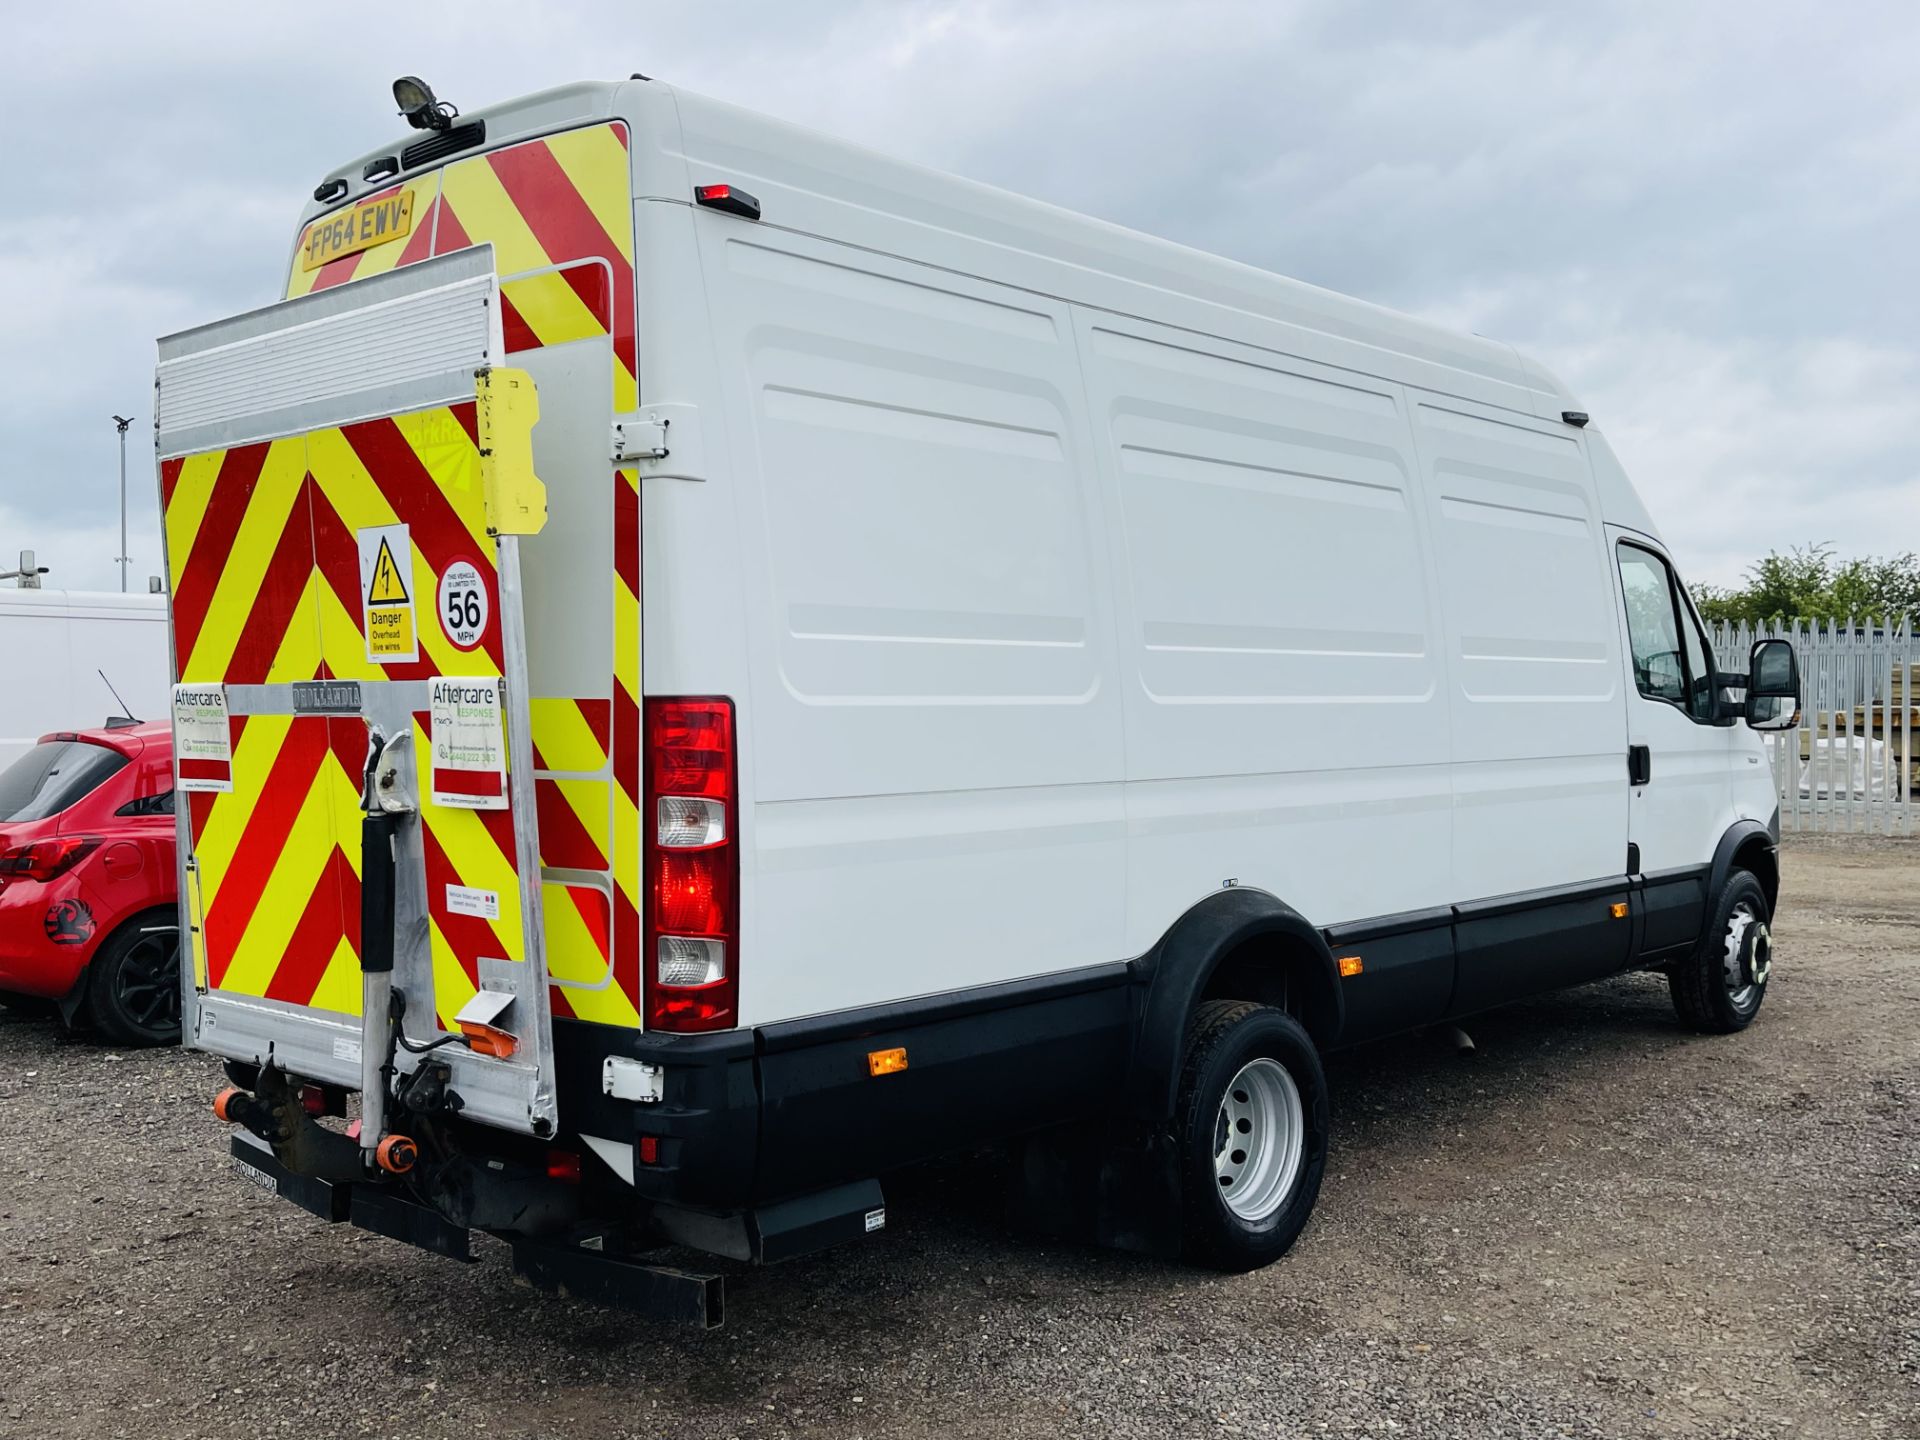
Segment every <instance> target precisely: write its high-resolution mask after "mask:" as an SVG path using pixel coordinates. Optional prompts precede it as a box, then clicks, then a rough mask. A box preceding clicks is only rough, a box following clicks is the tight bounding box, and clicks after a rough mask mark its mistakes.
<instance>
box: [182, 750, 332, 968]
mask: <svg viewBox="0 0 1920 1440" xmlns="http://www.w3.org/2000/svg"><path fill="white" fill-rule="evenodd" d="M326 754H327V729H326V722H325V721H324V720H321V719H318V718H316V717H304V718H301V719H297V720H295V721H294V722H293V724H292V725H290V726H289V727H288V729H287V738H286V739H285V741H283V742H282V743H281V746H280V753H279V754H278V755H276V756H274V757H273V766H272V768H271V769H269V770H268V772H267V780H266V783H265V784H264V785H262V786H261V787H260V796H259V799H258V800H257V801H256V802H255V804H254V807H253V813H252V814H251V815H249V816H248V817H247V827H246V829H245V831H243V832H242V834H241V836H240V844H239V845H238V846H237V847H235V849H234V852H233V864H232V865H231V866H230V867H229V868H228V870H227V873H226V877H225V878H224V879H223V880H222V881H221V882H220V892H219V893H218V894H217V895H215V896H214V898H213V908H212V910H211V911H209V912H208V915H207V959H208V965H209V967H210V970H209V973H210V976H211V978H212V981H213V983H214V985H215V986H216V987H218V985H219V984H220V981H221V980H222V979H223V978H224V977H225V975H226V971H227V965H228V963H229V962H230V961H231V960H232V959H233V952H234V950H235V949H236V948H238V946H239V944H240V940H241V937H242V936H244V935H245V934H246V933H247V923H248V922H249V921H250V920H252V919H253V912H254V908H255V907H256V906H257V905H258V904H259V903H260V896H261V895H262V894H263V893H264V892H265V890H266V888H267V881H268V879H269V878H270V877H271V876H272V875H273V870H274V867H275V866H276V865H278V864H279V863H280V852H281V850H282V849H284V848H285V846H286V843H287V836H288V835H289V834H290V833H292V830H293V825H294V821H295V820H297V819H298V818H299V816H300V807H301V806H302V805H304V804H305V803H306V799H307V792H308V791H309V790H311V789H312V788H313V781H314V777H315V776H316V775H318V774H319V773H320V766H321V764H322V763H323V762H324V761H325V759H326Z"/></svg>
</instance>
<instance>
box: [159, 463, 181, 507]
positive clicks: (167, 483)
mask: <svg viewBox="0 0 1920 1440" xmlns="http://www.w3.org/2000/svg"><path fill="white" fill-rule="evenodd" d="M186 463H187V462H186V457H184V456H177V457H175V458H174V459H172V460H162V461H161V462H160V509H161V510H162V511H163V512H164V511H165V510H166V508H167V506H169V505H171V504H172V503H173V487H174V486H176V485H178V484H179V483H180V467H181V466H183V465H185V464H186Z"/></svg>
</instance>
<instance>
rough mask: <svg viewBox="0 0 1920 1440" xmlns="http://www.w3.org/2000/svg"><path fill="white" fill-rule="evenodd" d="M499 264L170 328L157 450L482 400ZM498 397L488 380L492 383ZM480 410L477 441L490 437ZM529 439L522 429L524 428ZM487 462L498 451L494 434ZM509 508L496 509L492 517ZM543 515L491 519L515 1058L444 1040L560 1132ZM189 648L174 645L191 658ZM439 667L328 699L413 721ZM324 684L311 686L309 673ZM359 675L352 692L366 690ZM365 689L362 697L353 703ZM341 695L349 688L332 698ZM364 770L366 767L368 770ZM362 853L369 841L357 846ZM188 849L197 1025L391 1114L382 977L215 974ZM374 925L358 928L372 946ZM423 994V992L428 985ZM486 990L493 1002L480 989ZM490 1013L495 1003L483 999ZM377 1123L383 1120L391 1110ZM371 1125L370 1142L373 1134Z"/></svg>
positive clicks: (411, 860) (452, 1056)
mask: <svg viewBox="0 0 1920 1440" xmlns="http://www.w3.org/2000/svg"><path fill="white" fill-rule="evenodd" d="M500 316H501V309H500V294H499V281H498V278H497V276H496V274H495V271H494V260H493V249H492V246H491V245H479V246H475V247H473V248H471V249H466V250H460V251H456V252H454V253H452V254H449V255H445V256H442V257H439V258H437V259H432V260H426V261H422V262H420V263H418V264H415V265H409V266H406V267H403V268H399V269H395V270H392V271H388V272H386V273H383V274H380V275H376V276H371V277H368V278H366V279H364V280H360V281H356V282H354V283H351V284H348V285H342V286H338V287H335V288H332V289H328V290H323V291H318V292H315V293H313V294H310V295H306V296H302V297H300V298H299V299H296V300H290V301H285V302H282V303H280V304H276V305H270V306H267V307H265V308H263V309H259V310H254V311H251V312H249V313H247V314H244V315H238V316H235V317H233V318H231V319H228V320H222V321H219V322H217V323H215V324H211V325H206V326H202V327H200V328H198V329H195V330H189V331H185V332H183V333H181V334H178V335H174V336H169V337H167V338H165V339H163V340H161V341H160V362H159V369H158V373H157V377H156V380H155V390H156V395H155V432H156V435H155V440H156V448H157V451H158V456H159V458H160V459H161V460H163V461H164V460H167V459H171V458H173V457H177V456H184V455H190V454H195V453H199V452H205V451H209V450H213V449H217V448H223V447H232V446H237V445H244V444H253V443H258V442H263V441H270V440H273V439H276V438H281V437H289V436H295V435H299V434H302V433H307V432H312V431H314V430H317V429H320V428H322V427H327V426H338V425H344V424H349V423H352V422H356V421H362V420H369V419H376V418H379V417H390V416H396V415H404V414H406V413H407V412H410V411H414V410H420V409H423V408H426V407H429V406H441V405H450V404H455V403H466V402H472V401H474V399H475V393H476V383H478V385H479V387H480V389H481V390H482V391H483V392H484V391H485V390H486V388H487V379H486V377H487V376H488V375H489V374H490V372H491V371H492V370H493V368H494V367H495V365H496V364H497V362H498V360H499V358H500V357H501V356H502V354H503V348H504V347H503V344H502V336H501V319H500ZM483 404H484V395H483ZM485 433H486V432H485V426H484V423H483V425H482V435H483V440H482V444H483V446H484V445H485V443H486V441H485V439H484V436H485ZM522 439H523V440H524V437H522ZM481 453H482V456H483V460H482V464H483V465H485V464H486V460H485V458H484V457H485V456H486V455H487V454H488V453H489V452H488V451H487V450H485V449H483V450H482V452H481ZM497 518H498V517H495V516H491V515H490V516H489V526H490V528H493V527H494V526H495V522H496V520H497ZM515 528H519V529H522V530H537V529H538V528H539V527H538V523H535V524H533V525H531V526H519V527H516V526H513V525H511V524H505V523H502V524H499V525H498V526H497V534H496V544H497V547H498V550H497V560H498V567H497V568H498V581H499V598H500V604H499V609H500V619H501V656H502V669H503V672H504V673H503V676H502V679H503V689H504V714H503V722H504V727H505V733H506V750H507V763H508V775H507V787H506V788H507V795H508V799H509V803H510V809H511V812H512V817H513V843H514V848H515V852H516V853H515V855H514V856H513V857H512V858H513V861H514V869H515V871H516V877H517V881H518V886H517V888H518V899H519V909H520V916H521V926H522V932H523V933H522V940H523V950H522V953H523V955H524V956H525V959H524V960H522V961H514V960H512V959H510V958H509V959H502V960H500V961H497V962H486V961H483V962H482V973H481V975H480V977H479V983H480V986H481V991H480V995H479V997H477V999H476V1002H475V1003H476V1004H479V1005H480V1007H481V1008H482V1009H483V1010H487V1011H489V1012H491V1011H495V1010H499V1009H501V1008H503V1007H504V1006H505V1005H506V1004H507V1003H509V1002H510V1003H511V1005H512V1007H513V1013H514V1015H515V1016H516V1020H517V1023H516V1026H515V1032H516V1038H517V1040H518V1045H517V1047H516V1048H515V1050H514V1052H513V1054H512V1055H511V1056H509V1057H506V1058H500V1057H495V1056H490V1055H483V1054H479V1053H476V1052H475V1051H473V1050H471V1049H469V1048H468V1047H467V1046H465V1045H464V1044H462V1043H459V1042H458V1041H455V1042H453V1043H450V1044H444V1045H441V1046H439V1047H438V1048H436V1049H435V1050H434V1051H433V1052H432V1058H433V1059H434V1060H435V1061H436V1062H441V1063H446V1064H448V1065H450V1066H451V1070H452V1075H451V1088H452V1089H453V1090H455V1091H457V1092H458V1094H459V1096H460V1099H461V1101H462V1104H463V1113H464V1114H465V1115H466V1116H467V1117H468V1118H470V1119H474V1120H480V1121H484V1122H486V1123H488V1124H491V1125H495V1126H498V1127H501V1128H504V1129H509V1130H516V1131H520V1132H522V1133H527V1134H532V1135H538V1136H545V1135H550V1134H552V1133H554V1131H555V1129H556V1127H557V1123H558V1117H557V1111H556V1102H555V1093H554V1091H555V1087H554V1055H553V1027H552V1022H551V1009H550V1004H551V1002H550V999H549V996H548V990H547V974H548V972H547V962H546V953H545V931H544V925H543V923H542V901H541V882H540V862H539V842H538V832H537V819H536V815H537V812H536V808H535V802H534V794H533V790H534V786H533V755H532V744H531V738H530V737H531V731H530V728H529V720H528V701H527V656H526V635H525V629H524V618H523V610H522V604H521V598H522V592H521V582H520V564H519V561H520V557H519V549H518V545H519V542H518V538H517V536H516V535H515V534H512V533H505V532H507V531H509V530H512V529H515ZM180 663H181V657H179V656H177V655H176V657H175V673H176V674H178V673H179V670H178V667H179V664H180ZM431 683H432V682H431V681H430V680H427V679H409V680H386V679H364V680H361V681H359V682H357V685H348V686H343V687H340V689H341V690H342V691H344V693H345V695H346V696H347V700H346V703H345V705H344V706H343V707H342V708H340V709H336V710H331V711H329V712H327V713H331V714H334V715H336V716H339V715H344V716H346V717H347V718H349V719H350V718H352V717H353V715H355V714H357V715H358V717H359V718H360V719H361V720H362V721H364V722H365V723H366V725H367V726H368V729H369V734H370V735H371V734H373V733H378V734H380V735H382V736H385V737H389V738H394V737H401V736H407V737H410V736H411V734H412V728H413V724H414V715H415V714H416V713H417V712H421V711H425V710H427V709H428V708H429V701H428V690H429V686H430V685H431ZM301 688H303V687H296V686H295V685H293V684H245V685H231V686H228V687H227V688H226V704H227V709H228V713H229V714H230V715H232V716H235V717H239V716H249V715H298V714H311V713H314V712H313V711H312V710H311V709H310V708H309V707H310V704H311V701H310V698H308V697H299V698H297V694H296V692H297V691H298V690H299V689H301ZM304 688H306V689H308V690H309V691H310V690H311V688H312V687H310V686H309V687H304ZM356 690H357V694H356V693H355V692H356ZM355 702H357V707H358V708H357V710H355V709H353V708H351V707H352V706H353V705H354V704H355ZM336 703H338V702H336ZM390 749H395V750H397V751H398V752H399V761H400V772H401V773H400V776H399V779H400V780H401V781H402V785H401V789H402V790H403V791H404V790H405V789H406V788H407V785H406V783H405V782H407V781H410V780H411V778H412V777H411V776H410V774H409V773H408V772H410V771H411V769H412V768H413V765H412V746H411V745H401V746H397V747H390ZM359 778H360V777H357V776H356V777H355V779H356V781H358V779H359ZM414 788H415V790H416V793H415V794H414V795H413V796H412V801H411V803H412V807H413V810H414V813H413V814H412V815H411V816H407V817H405V818H404V819H403V821H402V823H400V824H398V825H397V826H396V827H395V829H394V843H393V850H394V885H393V919H394V958H393V973H392V977H391V980H392V984H393V986H394V987H396V988H399V989H402V990H404V991H405V992H406V994H407V996H408V997H409V1000H410V1002H414V1003H409V1005H408V1006H407V1009H406V1014H405V1018H404V1021H403V1024H404V1029H405V1033H406V1036H407V1038H408V1039H409V1040H411V1041H412V1042H413V1043H415V1044H423V1043H426V1042H430V1041H432V1040H435V1039H439V1038H440V1037H441V1036H442V1035H443V1034H445V1033H446V1032H443V1031H442V1030H441V1029H440V1027H439V1025H438V1023H437V1021H436V1018H435V1009H434V1006H433V1004H432V1003H431V997H432V995H433V960H432V955H431V951H430V945H429V920H428V905H427V880H426V873H425V863H424V856H423V841H422V837H421V833H420V830H421V822H420V819H419V816H418V807H419V804H420V802H421V799H422V798H423V797H422V796H420V795H419V794H418V793H417V791H418V790H419V789H420V788H424V787H414ZM178 814H179V818H178V821H177V824H178V835H179V841H180V852H181V854H182V855H183V856H190V855H192V854H193V836H192V833H191V822H190V818H189V807H188V806H187V805H184V804H183V805H181V806H180V807H179V809H178ZM363 864H364V861H363ZM194 866H195V862H194V861H191V860H190V861H189V862H188V864H187V875H186V880H187V883H186V884H185V885H184V886H183V887H182V899H181V909H182V925H183V928H185V929H186V930H188V931H189V938H190V941H191V943H189V944H187V945H183V946H182V947H181V961H182V1018H183V1034H184V1036H185V1037H186V1043H187V1044H188V1045H189V1046H192V1047H194V1048H197V1049H201V1050H206V1051H209V1052H211V1053H213V1054H215V1055H220V1056H223V1057H225V1058H227V1059H231V1060H236V1061H241V1062H245V1063H249V1064H264V1063H266V1062H268V1061H269V1060H270V1061H272V1062H273V1063H274V1064H276V1065H278V1066H279V1067H281V1068H282V1069H284V1070H286V1071H288V1072H290V1073H293V1074H296V1075H301V1076H306V1077H308V1078H311V1079H316V1080H322V1081H328V1082H331V1083H335V1084H339V1085H344V1086H347V1087H350V1088H355V1089H360V1090H362V1092H363V1104H364V1105H365V1106H367V1107H370V1108H369V1109H368V1110H367V1111H366V1112H365V1113H366V1114H367V1115H374V1116H377V1115H378V1113H379V1110H380V1107H381V1106H382V1104H383V1101H384V1084H385V1081H384V1079H383V1077H382V1075H381V1069H382V1067H383V1065H384V1064H385V1057H386V1052H387V1050H388V1048H389V1039H388V1035H387V1030H388V1015H387V1007H386V1004H385V1000H384V990H385V986H384V983H376V982H375V979H374V977H373V976H372V975H370V974H369V975H366V976H365V980H366V982H367V983H366V985H365V1003H364V1004H363V1013H362V1014H361V1015H360V1016H359V1017H358V1018H357V1020H356V1018H355V1017H353V1016H351V1015H345V1014H340V1013H336V1012H332V1011H326V1010H319V1009H312V1008H307V1007H303V1006H299V1005H294V1004H289V1003H286V1002H283V1001H278V1000H271V999H266V998H263V997H262V996H257V995H240V994H234V993H228V992H223V991H221V990H220V989H218V988H215V987H210V986H208V985H207V983H206V981H205V980H204V979H202V978H201V977H202V976H203V975H205V974H206V973H207V972H206V971H205V969H204V968H203V967H204V965H205V960H204V955H205V946H206V943H207V936H206V935H205V934H204V933H203V930H202V927H201V923H200V922H201V918H202V917H201V915H200V914H199V905H198V903H197V898H198V893H199V876H198V875H197V874H196V873H194ZM364 943H365V937H363V946H364ZM423 1000H424V1001H426V1002H427V1003H418V1002H420V1001H423ZM482 1002H484V1003H482ZM484 1018H486V1019H491V1018H492V1015H491V1013H489V1014H488V1015H487V1016H485V1017H484ZM422 1060H423V1057H421V1056H419V1055H416V1054H413V1053H411V1052H409V1051H408V1050H407V1049H406V1048H405V1047H400V1048H398V1049H397V1050H396V1051H395V1053H394V1056H393V1065H394V1071H395V1076H396V1078H398V1077H404V1076H406V1075H408V1074H410V1073H412V1072H413V1071H414V1070H415V1069H416V1068H418V1066H419V1065H420V1064H421V1063H422ZM366 1128H369V1129H373V1130H375V1131H377V1129H378V1126H377V1125H371V1126H367V1127H366ZM379 1138H380V1137H379V1135H378V1134H377V1133H375V1134H372V1135H363V1138H362V1143H363V1145H368V1146H371V1145H373V1144H377V1143H378V1140H379Z"/></svg>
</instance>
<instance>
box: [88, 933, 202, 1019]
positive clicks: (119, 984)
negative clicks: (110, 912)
mask: <svg viewBox="0 0 1920 1440" xmlns="http://www.w3.org/2000/svg"><path fill="white" fill-rule="evenodd" d="M88 973H89V979H88V983H87V998H88V1001H89V1002H90V1008H91V1009H92V1011H93V1020H94V1023H95V1024H96V1025H98V1026H99V1027H100V1029H101V1031H102V1033H104V1034H105V1035H106V1036H107V1038H108V1039H110V1040H112V1041H114V1042H115V1043H116V1044H120V1045H177V1044H179V1043H180V932H179V931H178V930H177V929H175V928H174V926H173V916H172V914H171V913H170V912H168V911H155V912H153V913H152V914H149V915H142V916H138V917H136V918H135V919H133V920H130V921H129V922H127V924H125V925H123V926H122V927H121V928H120V929H119V930H117V931H115V932H114V934H112V935H111V936H109V937H108V938H107V941H106V943H105V944H103V945H102V946H101V947H100V949H99V951H98V952H97V953H96V954H95V955H94V957H93V964H92V965H91V966H89V967H88Z"/></svg>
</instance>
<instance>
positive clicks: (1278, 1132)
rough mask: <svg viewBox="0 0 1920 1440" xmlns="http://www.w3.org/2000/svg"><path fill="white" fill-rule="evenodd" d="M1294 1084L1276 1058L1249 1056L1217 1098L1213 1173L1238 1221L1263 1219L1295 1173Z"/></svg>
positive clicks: (1301, 1123)
mask: <svg viewBox="0 0 1920 1440" xmlns="http://www.w3.org/2000/svg"><path fill="white" fill-rule="evenodd" d="M1306 1140H1307V1123H1306V1112H1305V1110H1304V1109H1303V1108H1302V1106H1301V1104H1300V1087H1299V1086H1298V1085H1295V1084H1294V1083H1293V1076H1292V1075H1290V1074H1288V1073H1287V1067H1286V1066H1284V1065H1282V1064H1281V1063H1280V1062H1279V1061H1278V1060H1269V1059H1267V1058H1266V1057H1264V1056H1262V1057H1261V1058H1260V1059H1258V1060H1249V1061H1248V1062H1247V1063H1246V1064H1245V1065H1242V1066H1241V1067H1240V1071H1239V1073H1238V1074H1237V1075H1235V1076H1234V1077H1233V1080H1232V1082H1231V1083H1230V1084H1229V1085H1228V1086H1227V1089H1226V1093H1225V1094H1224V1095H1222V1096H1221V1097H1220V1113H1219V1115H1218V1116H1217V1117H1216V1118H1215V1120H1214V1125H1213V1173H1214V1178H1215V1180H1216V1181H1217V1182H1218V1183H1219V1186H1220V1198H1221V1199H1222V1200H1224V1201H1225V1202H1226V1206H1227V1208H1228V1209H1229V1210H1231V1211H1232V1212H1233V1213H1234V1214H1235V1215H1237V1216H1239V1217H1240V1218H1241V1219H1242V1220H1253V1221H1259V1220H1265V1219H1266V1218H1267V1217H1268V1216H1269V1215H1271V1214H1273V1212H1274V1211H1276V1210H1278V1209H1279V1208H1280V1206H1281V1204H1282V1203H1283V1202H1284V1201H1285V1200H1286V1198H1287V1196H1288V1194H1290V1193H1291V1192H1292V1190H1293V1182H1294V1181H1295V1180H1296V1179H1298V1178H1299V1174H1300V1164H1301V1158H1302V1156H1303V1155H1304V1154H1305V1151H1306Z"/></svg>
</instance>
